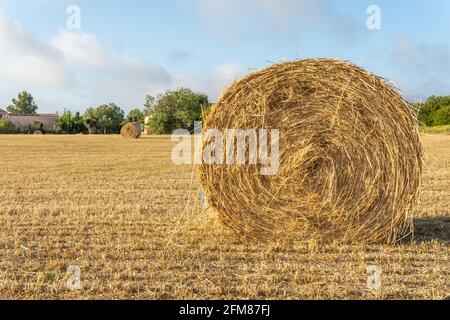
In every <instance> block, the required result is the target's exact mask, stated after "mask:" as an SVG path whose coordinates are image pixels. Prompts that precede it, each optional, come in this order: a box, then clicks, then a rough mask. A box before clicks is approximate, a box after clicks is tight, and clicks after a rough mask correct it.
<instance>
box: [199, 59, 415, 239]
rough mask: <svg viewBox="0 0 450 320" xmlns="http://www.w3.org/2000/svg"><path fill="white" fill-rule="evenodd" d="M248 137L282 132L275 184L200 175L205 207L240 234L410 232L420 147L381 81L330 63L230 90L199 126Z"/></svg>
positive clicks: (226, 173)
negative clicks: (255, 133)
mask: <svg viewBox="0 0 450 320" xmlns="http://www.w3.org/2000/svg"><path fill="white" fill-rule="evenodd" d="M248 128H252V129H255V128H256V129H257V128H264V129H279V130H280V169H279V171H278V173H277V174H276V175H272V176H262V175H260V168H261V165H249V164H246V165H226V164H224V165H207V164H203V165H201V166H199V173H200V180H201V182H202V184H203V188H204V190H205V194H206V196H207V199H208V202H209V203H210V205H211V206H212V207H213V208H214V209H215V210H216V211H217V212H218V214H219V217H220V218H221V220H222V221H223V222H224V223H225V224H226V225H228V226H230V227H231V228H232V229H233V230H234V231H236V232H237V234H238V235H240V236H244V237H245V236H247V237H255V238H259V239H274V238H275V239H280V237H281V238H283V237H286V236H289V237H291V236H293V237H295V238H297V239H305V240H306V239H309V240H312V239H317V240H319V241H323V242H333V241H337V242H341V243H394V242H396V241H398V240H400V239H401V238H403V237H404V236H406V235H408V234H410V233H411V232H412V228H413V226H412V218H413V217H412V208H413V205H414V203H415V200H416V197H417V193H418V188H419V183H420V177H421V173H422V147H421V144H420V141H419V133H418V130H417V123H416V120H415V118H414V116H413V113H412V112H411V110H410V108H409V105H408V104H407V103H406V102H405V100H404V99H403V98H402V96H401V95H400V93H399V92H398V91H397V90H396V89H395V88H394V87H393V86H392V85H390V84H389V83H388V82H387V81H385V80H384V79H382V78H380V77H377V76H375V75H373V74H371V73H369V72H367V71H365V70H363V69H361V68H359V67H357V66H355V65H352V64H350V63H347V62H342V61H338V60H333V59H308V60H302V61H293V62H288V63H280V64H275V65H273V66H271V67H269V68H267V69H264V70H262V71H258V72H255V73H252V74H250V75H248V76H246V77H245V78H243V79H242V80H240V81H237V82H235V83H234V84H233V85H232V86H231V87H230V88H229V89H228V90H226V91H225V92H224V93H223V94H222V96H221V97H220V99H219V100H218V102H217V103H216V104H215V105H214V107H213V109H212V111H211V113H210V114H209V116H208V118H207V120H206V123H205V126H204V130H208V129H219V130H226V129H248ZM203 143H204V145H205V143H207V142H206V141H204V142H203Z"/></svg>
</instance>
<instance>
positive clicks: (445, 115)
mask: <svg viewBox="0 0 450 320" xmlns="http://www.w3.org/2000/svg"><path fill="white" fill-rule="evenodd" d="M413 107H414V109H415V110H416V111H417V118H418V119H419V121H420V123H421V124H422V125H424V126H427V127H435V126H445V125H450V96H431V97H429V98H428V99H427V100H426V101H425V102H423V103H415V104H413Z"/></svg>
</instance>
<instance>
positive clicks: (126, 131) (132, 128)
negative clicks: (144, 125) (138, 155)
mask: <svg viewBox="0 0 450 320" xmlns="http://www.w3.org/2000/svg"><path fill="white" fill-rule="evenodd" d="M141 133H142V129H141V126H140V125H139V123H137V122H131V123H127V124H126V125H124V126H123V127H122V129H121V130H120V134H121V135H122V137H124V138H133V139H139V137H140V136H141Z"/></svg>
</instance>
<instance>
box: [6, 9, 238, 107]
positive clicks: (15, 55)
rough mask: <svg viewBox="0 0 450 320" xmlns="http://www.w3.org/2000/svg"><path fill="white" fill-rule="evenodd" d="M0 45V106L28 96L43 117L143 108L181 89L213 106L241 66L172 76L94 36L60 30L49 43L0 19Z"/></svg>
mask: <svg viewBox="0 0 450 320" xmlns="http://www.w3.org/2000/svg"><path fill="white" fill-rule="evenodd" d="M0 39H2V40H1V41H0V61H2V67H1V68H0V87H3V88H4V89H3V90H1V91H0V94H1V96H0V103H2V104H8V103H9V101H10V99H11V98H12V95H16V94H17V92H18V91H21V90H28V91H31V93H32V94H33V95H34V97H35V98H36V100H37V102H38V105H39V106H40V111H42V112H53V111H55V110H59V111H62V109H64V108H72V109H78V110H80V111H81V110H84V109H85V108H86V107H88V106H93V105H98V104H101V103H107V102H116V103H117V104H118V105H119V106H121V107H122V108H124V109H130V108H133V107H137V106H140V105H142V103H143V100H144V98H145V95H146V94H152V95H156V94H158V93H161V92H163V91H165V90H168V89H175V88H177V87H181V86H187V87H190V88H192V89H194V90H198V91H201V92H203V93H206V94H208V95H209V96H210V97H211V99H212V100H214V99H215V98H216V97H217V96H218V94H219V93H220V91H221V90H222V89H223V87H225V86H227V85H228V83H230V82H232V81H234V80H235V79H236V77H238V76H239V75H240V74H241V67H240V66H238V65H235V64H224V65H220V66H218V67H217V68H216V69H214V70H212V71H211V73H210V74H209V75H207V76H205V78H189V77H187V76H186V75H174V74H171V73H169V72H168V71H167V70H166V69H165V68H163V67H161V66H159V65H155V64H151V63H147V62H143V61H140V60H138V59H136V58H134V57H131V56H128V55H122V56H115V55H113V54H111V53H110V52H108V50H106V49H105V48H104V47H103V46H102V45H101V44H100V42H99V41H98V40H97V38H96V37H95V35H93V34H87V33H84V32H72V31H68V30H59V31H58V32H57V33H56V34H55V36H54V37H53V39H52V40H51V41H43V40H41V39H40V38H39V37H37V36H36V35H34V34H32V33H29V32H27V31H25V30H23V29H22V28H21V27H20V26H19V25H18V24H17V23H15V22H14V21H12V20H11V19H9V18H8V17H6V16H5V15H1V14H0ZM6 87H7V88H6ZM13 92H14V94H13Z"/></svg>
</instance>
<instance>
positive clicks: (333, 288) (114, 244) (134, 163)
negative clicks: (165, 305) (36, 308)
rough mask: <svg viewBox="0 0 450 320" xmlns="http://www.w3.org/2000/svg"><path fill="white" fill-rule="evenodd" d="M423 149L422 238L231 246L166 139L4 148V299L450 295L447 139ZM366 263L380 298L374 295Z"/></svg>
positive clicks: (2, 144) (13, 143)
mask: <svg viewBox="0 0 450 320" xmlns="http://www.w3.org/2000/svg"><path fill="white" fill-rule="evenodd" d="M422 142H423V144H424V148H425V152H426V153H427V156H426V166H425V170H424V178H423V183H422V187H421V193H420V197H419V199H420V203H419V205H418V207H417V210H416V211H417V212H416V219H415V222H414V224H415V230H416V234H415V239H414V240H413V241H409V242H405V243H403V244H401V245H395V246H394V245H370V246H363V245H353V246H349V245H346V246H337V245H331V244H327V245H321V244H318V243H315V242H307V243H304V242H298V243H295V242H294V243H293V242H290V243H276V242H269V243H261V242H256V241H250V240H246V241H245V242H244V241H240V240H238V239H236V238H235V237H234V236H233V235H232V234H231V233H230V232H229V231H228V230H227V229H226V228H223V227H222V226H221V224H220V223H219V222H218V219H217V218H216V217H215V216H214V215H213V214H211V213H209V212H207V213H202V209H201V204H200V203H199V201H198V192H199V184H198V182H196V181H195V180H193V177H194V175H193V174H192V169H193V168H192V167H190V166H174V165H173V164H172V163H171V160H170V151H171V148H172V146H173V144H174V143H173V142H171V140H170V137H165V136H155V137H141V139H139V140H127V139H123V138H121V137H120V136H32V135H30V136H0V159H1V160H0V164H1V167H0V170H1V175H0V195H1V196H0V298H1V299H5V298H15V299H31V298H34V299H55V298H58V299H61V298H66V299H69V298H70V299H91V298H92V299H205V298H210V299H235V298H238V299H247V298H249V299H353V298H354V299H409V298H412V299H421V298H426V299H443V298H445V297H449V296H450V293H449V277H450V274H449V269H450V268H449V266H450V265H449V257H448V254H449V251H450V250H449V248H450V191H449V190H450V136H448V135H422ZM69 265H75V266H78V267H79V268H80V271H81V285H82V287H81V289H79V290H71V289H69V288H67V285H66V281H67V278H68V277H69V276H70V274H68V273H67V272H66V271H67V268H68V267H69ZM369 265H376V266H378V267H379V268H381V270H382V272H383V273H382V277H381V280H382V287H381V289H380V290H369V289H368V288H367V270H366V268H367V266H369Z"/></svg>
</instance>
